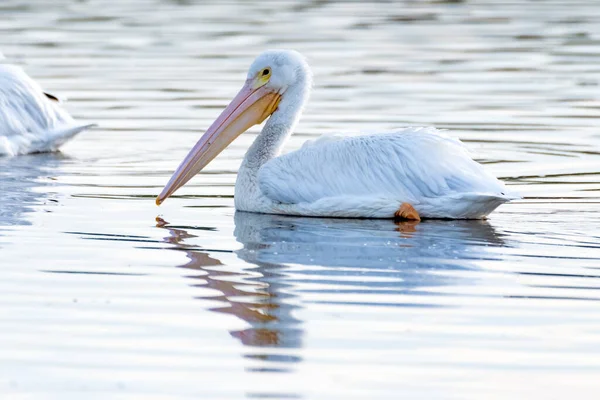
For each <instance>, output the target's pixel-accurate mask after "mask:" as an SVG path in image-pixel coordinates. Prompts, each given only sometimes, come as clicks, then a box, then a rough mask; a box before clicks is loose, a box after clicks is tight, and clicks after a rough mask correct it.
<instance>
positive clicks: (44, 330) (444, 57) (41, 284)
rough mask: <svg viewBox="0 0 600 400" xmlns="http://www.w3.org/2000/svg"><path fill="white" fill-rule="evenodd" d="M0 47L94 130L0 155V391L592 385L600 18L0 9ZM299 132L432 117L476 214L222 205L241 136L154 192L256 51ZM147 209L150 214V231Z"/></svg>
mask: <svg viewBox="0 0 600 400" xmlns="http://www.w3.org/2000/svg"><path fill="white" fill-rule="evenodd" d="M0 15H1V18H0V51H2V52H3V53H4V55H5V57H6V58H7V59H8V61H10V62H13V63H17V64H20V65H23V66H24V67H26V69H27V71H28V72H29V73H30V74H31V75H32V76H33V77H34V78H35V79H37V80H38V81H40V82H41V83H42V84H43V85H44V87H45V88H46V89H48V90H49V91H54V92H57V93H58V94H61V95H63V96H66V97H67V98H68V99H69V103H68V104H67V106H68V108H69V110H70V111H71V112H72V113H73V114H74V115H75V116H77V117H78V118H81V119H83V120H87V121H94V122H97V123H98V124H99V128H97V129H95V130H93V131H90V132H87V133H85V134H82V135H81V136H80V137H79V138H78V139H77V140H76V141H74V142H72V143H71V144H69V145H68V146H65V148H64V151H63V152H62V153H61V154H52V155H38V156H26V157H19V158H12V159H8V158H4V159H0V188H1V190H0V273H1V275H0V276H1V279H0V349H1V351H0V397H2V398H3V399H34V398H35V399H38V398H42V399H84V398H85V399H192V398H193V399H198V398H202V399H241V398H247V399H256V398H269V399H286V398H292V399H296V398H299V399H384V398H386V399H398V398H415V399H416V398H419V399H482V398H486V399H506V398H513V399H517V398H522V399H532V398H540V399H559V398H567V397H568V398H593V397H595V396H594V394H597V393H598V390H599V389H600V380H599V377H600V216H599V213H598V210H599V208H600V130H599V126H600V121H599V120H598V118H597V117H598V115H599V114H600V87H599V84H600V7H599V6H598V3H597V2H596V1H595V0H589V1H577V0H575V1H570V2H565V1H545V2H538V1H526V0H520V1H516V0H513V1H510V2H506V1H500V0H498V1H478V2H469V1H448V2H444V1H425V0H423V1H404V2H397V3H358V2H353V3H345V4H339V3H334V2H327V1H314V2H297V3H293V2H284V3H281V2H270V1H266V2H265V1H260V2H258V1H257V2H240V3H236V2H216V1H215V2H214V3H210V2H200V1H198V2H195V1H185V0H180V1H167V0H163V1H158V0H155V1H141V0H139V1H108V0H106V1H93V0H90V1H66V0H62V1H60V0H57V1H53V2H48V1H42V0H38V1H27V2H25V1H17V0H5V1H3V2H1V3H0ZM277 46H279V47H290V48H295V49H297V50H299V51H301V52H303V53H304V54H305V55H306V56H307V57H308V59H309V61H310V63H311V64H312V66H313V68H314V72H315V82H316V84H315V88H314V89H315V90H314V94H313V96H312V99H311V102H310V105H309V106H308V108H307V110H306V114H305V116H304V117H303V119H302V121H301V123H300V125H299V127H298V129H297V134H296V135H295V136H294V137H293V138H292V139H291V141H290V142H289V144H288V147H287V148H288V149H294V148H297V147H298V146H300V145H301V143H302V142H303V141H305V140H307V139H309V138H313V137H315V136H316V135H319V134H322V133H333V132H338V131H356V130H361V129H368V130H377V129H382V130H383V129H389V128H396V127H400V126H406V125H435V126H437V127H441V128H448V129H450V132H451V134H452V135H454V136H456V137H459V138H461V139H462V140H464V141H465V142H466V143H467V145H468V146H469V147H470V148H471V149H472V150H473V153H474V154H475V157H476V158H477V159H478V160H479V161H481V162H483V163H486V164H487V166H488V167H489V169H490V170H491V171H493V173H495V174H497V175H498V176H500V177H501V178H502V179H504V180H505V181H507V182H508V184H509V185H511V188H512V189H515V190H518V191H520V192H521V193H522V194H523V195H524V196H525V199H524V200H522V201H519V202H516V203H514V204H509V205H505V206H502V207H501V208H500V209H499V210H498V211H497V212H495V213H494V214H492V216H491V218H490V219H489V220H488V221H471V222H469V221H428V222H424V223H421V224H412V223H404V224H395V223H393V222H391V221H353V220H334V219H305V218H292V217H282V216H268V215H253V214H247V213H235V211H234V209H233V198H232V197H233V185H234V182H235V173H236V170H237V168H238V165H239V163H240V160H241V157H242V156H243V153H244V151H245V149H246V148H247V146H248V145H249V144H250V143H251V141H252V140H253V138H254V137H255V134H256V132H257V129H253V130H252V131H251V132H250V133H248V134H246V135H243V136H242V137H240V138H239V139H238V140H237V141H236V142H235V143H234V144H233V146H232V147H231V148H230V149H229V150H227V151H226V152H224V153H223V154H222V156H220V157H219V158H218V159H217V160H215V162H214V163H212V164H211V165H210V166H209V167H208V168H207V169H206V172H205V173H203V174H201V175H200V176H198V177H197V178H195V179H194V180H193V181H192V182H191V184H189V185H188V186H186V187H185V188H183V189H182V190H180V191H179V192H178V195H177V196H175V197H174V198H172V199H170V200H169V201H167V202H166V203H165V204H164V206H162V207H161V208H157V207H156V206H155V205H154V202H153V196H155V195H156V194H157V193H158V192H159V191H160V189H161V188H162V186H163V185H164V184H165V183H166V181H167V180H168V177H169V176H170V174H171V173H172V171H173V169H174V168H175V167H176V166H177V165H178V163H179V161H180V160H181V159H182V158H183V157H184V155H185V154H186V153H187V151H188V149H189V148H190V147H191V145H192V144H193V143H195V141H196V140H197V139H198V137H199V135H200V134H201V133H202V132H203V131H204V130H205V129H206V128H207V127H208V125H209V124H210V122H211V121H212V120H213V119H214V118H215V117H216V116H217V114H218V113H219V112H220V110H221V109H222V108H223V107H224V106H225V105H226V103H227V102H228V100H229V99H230V98H231V96H232V95H233V94H235V93H236V92H237V90H238V88H239V87H240V85H241V84H242V83H243V80H244V78H245V71H246V68H247V67H248V66H249V64H250V62H251V61H252V59H253V58H254V56H255V55H256V54H257V53H259V52H260V51H262V50H264V49H266V48H270V47H277ZM157 217H158V218H157Z"/></svg>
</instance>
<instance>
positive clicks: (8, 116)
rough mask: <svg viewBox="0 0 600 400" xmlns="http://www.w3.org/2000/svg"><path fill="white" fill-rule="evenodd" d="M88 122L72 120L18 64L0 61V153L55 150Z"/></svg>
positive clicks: (16, 153)
mask: <svg viewBox="0 0 600 400" xmlns="http://www.w3.org/2000/svg"><path fill="white" fill-rule="evenodd" d="M90 126H92V125H82V124H78V123H76V122H75V121H74V120H73V118H72V117H71V116H70V115H69V114H68V113H67V112H66V111H65V110H64V109H63V108H62V107H61V106H60V104H59V101H58V98H56V97H55V96H53V95H51V94H48V93H45V92H44V91H43V90H42V88H41V87H40V86H39V85H38V84H37V83H36V82H34V81H33V80H32V79H31V78H30V77H29V76H28V75H27V74H26V73H25V72H24V71H23V70H22V69H21V68H19V67H17V66H15V65H9V64H0V156H15V155H19V154H28V153H43V152H50V151H56V150H58V148H59V147H60V146H62V145H63V144H64V143H66V142H67V141H68V140H69V139H71V138H73V137H74V136H75V135H76V134H77V133H79V132H81V131H83V130H84V129H86V128H89V127H90Z"/></svg>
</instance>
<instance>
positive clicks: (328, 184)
mask: <svg viewBox="0 0 600 400" xmlns="http://www.w3.org/2000/svg"><path fill="white" fill-rule="evenodd" d="M336 139H337V140H333V141H332V140H331V139H330V138H327V139H326V140H317V141H315V142H312V143H310V144H309V145H304V146H303V147H302V148H301V149H299V150H297V151H294V152H291V153H288V154H286V155H283V156H280V157H277V158H274V159H272V160H270V161H268V162H267V163H265V165H263V166H262V167H261V168H260V170H259V173H258V185H259V188H260V191H261V192H262V193H263V194H264V195H265V196H266V197H267V198H269V199H271V200H273V201H274V202H276V203H281V206H275V209H276V210H280V211H281V212H282V213H285V214H300V215H314V216H320V215H329V216H336V217H372V218H386V217H391V216H393V215H394V212H395V211H396V210H398V208H399V207H400V205H401V204H402V203H410V204H411V205H413V207H414V208H415V209H416V210H417V211H418V212H419V214H420V215H421V216H422V217H432V218H482V217H484V216H486V215H487V214H489V213H490V212H491V211H492V210H494V209H495V208H496V207H498V206H499V205H500V204H502V203H504V202H506V201H508V200H510V199H511V198H514V195H509V194H507V190H506V188H505V187H504V185H503V184H502V183H501V182H500V181H498V180H497V179H496V178H495V177H493V176H492V175H490V174H489V173H488V172H487V171H485V170H484V169H483V167H482V166H481V164H479V163H477V162H475V161H473V160H472V159H471V157H470V156H469V154H468V150H467V149H466V148H465V146H464V145H463V144H462V143H461V142H460V141H458V140H455V139H452V138H450V137H448V136H446V135H445V134H443V133H442V132H440V131H438V130H436V129H435V128H406V129H402V130H398V131H395V132H389V133H380V134H371V135H363V136H356V137H337V136H336ZM290 205H292V206H290Z"/></svg>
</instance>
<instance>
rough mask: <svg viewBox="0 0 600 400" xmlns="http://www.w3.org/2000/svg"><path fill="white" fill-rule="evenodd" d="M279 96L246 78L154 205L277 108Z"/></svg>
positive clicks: (158, 203)
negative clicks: (240, 88) (244, 82)
mask: <svg viewBox="0 0 600 400" xmlns="http://www.w3.org/2000/svg"><path fill="white" fill-rule="evenodd" d="M280 98H281V96H280V95H279V94H277V93H274V92H272V91H270V90H269V89H267V88H265V86H261V87H259V88H256V89H255V88H253V81H252V80H248V81H246V84H245V85H244V87H242V90H240V92H239V93H238V94H237V95H236V96H235V98H234V99H233V100H232V101H231V103H229V105H228V106H227V108H225V110H223V112H222V113H221V115H219V117H218V118H217V119H216V120H215V122H213V123H212V125H211V126H210V128H208V130H207V131H206V133H204V135H202V137H201V138H200V140H198V143H196V145H195V146H194V147H193V148H192V150H191V151H190V152H189V154H188V155H187V156H186V157H185V159H184V160H183V161H182V162H181V165H179V167H178V168H177V170H176V171H175V172H174V173H173V176H172V177H171V179H170V180H169V183H167V185H166V186H165V188H164V189H163V190H162V192H161V193H160V194H159V195H158V197H157V198H156V204H157V205H160V204H161V203H162V202H163V201H165V200H166V199H167V198H168V197H169V196H171V195H172V194H173V193H174V192H175V191H176V190H177V189H179V188H180V187H182V186H183V185H185V184H186V183H187V182H188V181H189V180H190V179H192V177H193V176H194V175H196V174H197V173H198V172H200V171H201V170H202V169H203V168H204V167H206V166H207V165H208V163H210V162H211V161H212V160H213V159H214V158H215V157H216V156H217V155H218V154H219V153H220V152H221V151H223V150H224V149H225V148H226V147H227V146H228V145H229V144H230V143H231V142H232V141H233V140H234V139H235V138H237V137H238V136H239V135H241V134H242V133H244V132H245V131H246V130H248V129H249V128H250V127H252V126H254V125H257V124H260V123H261V122H263V121H264V120H265V119H266V118H267V117H268V116H269V115H271V114H272V113H273V112H274V111H275V110H276V109H277V105H278V104H279V100H280Z"/></svg>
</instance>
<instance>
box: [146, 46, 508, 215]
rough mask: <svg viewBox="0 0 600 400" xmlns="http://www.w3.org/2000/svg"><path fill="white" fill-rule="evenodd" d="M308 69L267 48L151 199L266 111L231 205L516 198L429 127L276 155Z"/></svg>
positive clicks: (347, 207)
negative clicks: (161, 188) (261, 127)
mask: <svg viewBox="0 0 600 400" xmlns="http://www.w3.org/2000/svg"><path fill="white" fill-rule="evenodd" d="M311 83H312V74H311V71H310V68H309V66H308V64H307V63H306V61H305V59H304V58H303V57H302V56H301V55H300V54H299V53H298V52H296V51H289V50H270V51H266V52H264V53H262V54H261V55H259V56H258V57H257V58H256V60H254V62H253V63H252V65H251V66H250V70H249V71H248V76H247V79H246V83H245V84H244V86H243V87H242V89H241V90H240V92H239V93H238V94H237V96H236V97H235V98H234V99H233V100H232V101H231V103H230V104H229V105H228V106H227V108H225V110H224V111H223V112H222V113H221V115H220V116H219V117H218V118H217V119H216V121H215V122H214V123H213V124H212V125H211V126H210V127H209V128H208V130H207V131H206V133H205V134H204V135H203V136H202V137H201V138H200V140H199V141H198V143H196V145H195V146H194V147H193V148H192V150H191V151H190V153H189V154H188V155H187V157H186V158H185V159H184V160H183V162H182V163H181V165H180V166H179V168H177V170H176V171H175V173H174V174H173V176H172V177H171V179H170V181H169V182H168V183H167V185H166V186H165V188H164V189H163V191H162V192H161V193H160V195H159V196H158V197H157V199H156V203H157V204H159V205H160V204H161V203H162V202H163V201H164V200H165V199H166V198H168V197H169V196H171V195H172V194H173V193H174V192H175V191H176V190H177V189H178V188H180V187H181V186H183V185H185V183H186V182H188V181H189V180H190V179H191V178H192V177H193V176H194V175H196V174H197V173H198V172H200V171H201V170H202V169H203V168H204V167H205V166H206V165H207V164H208V163H210V161H211V160H212V159H214V158H215V157H216V156H217V155H218V154H219V153H220V152H221V151H222V150H223V149H224V148H225V147H227V145H229V143H231V142H232V141H233V140H234V139H235V138H236V137H238V136H239V135H241V134H242V133H243V132H245V131H246V130H247V129H248V128H250V127H251V126H253V125H256V124H260V123H262V122H263V121H264V120H265V119H267V118H268V120H267V122H266V123H265V125H264V127H263V129H262V131H261V133H260V134H259V135H258V137H257V138H256V140H255V141H254V143H253V144H252V146H250V148H249V149H248V152H247V153H246V156H245V157H244V160H243V162H242V165H241V166H240V169H239V171H238V176H237V181H236V184H235V207H236V209H237V210H241V211H249V212H256V213H267V214H287V215H303V216H312V217H347V218H404V219H414V220H419V219H420V218H453V219H459V218H461V219H463V218H468V219H481V218H485V217H486V216H487V215H488V214H489V213H491V212H492V211H493V210H494V209H496V208H497V207H498V206H499V205H501V204H503V203H506V202H508V201H510V200H512V199H516V198H519V196H518V195H517V194H514V193H510V192H509V191H508V190H507V188H506V187H505V186H504V184H503V183H502V182H500V181H499V180H498V179H497V178H496V177H494V176H493V175H491V174H490V173H489V172H487V171H486V170H485V169H484V168H483V166H482V165H480V164H479V163H477V162H475V161H474V160H473V159H472V158H471V156H470V155H469V153H468V150H467V149H466V147H465V146H464V145H463V144H462V143H461V142H460V141H459V140H457V139H453V138H451V137H449V136H447V135H446V134H444V133H442V132H440V131H438V130H436V129H435V128H404V129H400V130H395V131H392V132H384V133H378V134H370V135H361V136H323V137H321V138H319V139H317V140H315V141H310V142H307V143H305V144H304V145H303V146H302V148H300V149H299V150H296V151H293V152H290V153H288V154H285V155H280V151H281V149H282V147H283V145H284V143H285V140H286V139H287V138H288V137H289V135H291V134H292V132H293V130H294V127H295V126H296V124H297V122H298V119H299V118H300V115H301V113H302V109H303V107H304V105H305V104H306V101H307V100H308V96H309V92H310V88H311Z"/></svg>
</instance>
